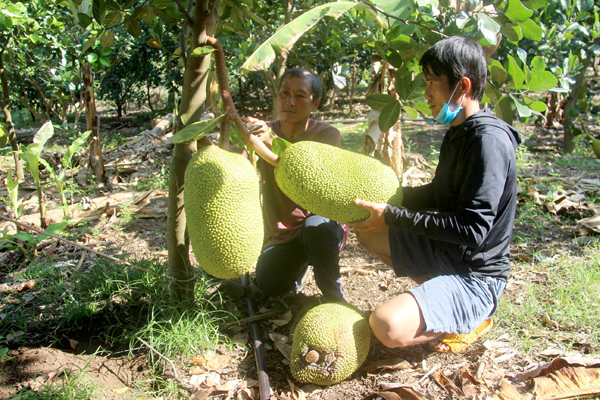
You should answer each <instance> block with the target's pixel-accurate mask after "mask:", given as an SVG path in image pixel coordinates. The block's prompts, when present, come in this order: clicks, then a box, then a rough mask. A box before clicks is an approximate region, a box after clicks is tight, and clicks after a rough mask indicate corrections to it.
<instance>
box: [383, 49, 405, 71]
mask: <svg viewBox="0 0 600 400" xmlns="http://www.w3.org/2000/svg"><path fill="white" fill-rule="evenodd" d="M385 60H386V61H387V62H389V63H390V64H391V65H392V66H393V67H395V68H400V66H401V65H402V56H401V55H400V53H398V52H397V51H396V50H394V49H390V50H389V51H388V52H387V54H386V55H385Z"/></svg>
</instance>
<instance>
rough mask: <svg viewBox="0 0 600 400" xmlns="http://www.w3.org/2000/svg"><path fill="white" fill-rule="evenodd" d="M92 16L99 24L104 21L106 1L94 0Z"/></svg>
mask: <svg viewBox="0 0 600 400" xmlns="http://www.w3.org/2000/svg"><path fill="white" fill-rule="evenodd" d="M92 15H93V16H94V19H95V20H96V21H98V23H99V24H101V23H102V21H104V15H106V1H105V0H94V2H93V3H92Z"/></svg>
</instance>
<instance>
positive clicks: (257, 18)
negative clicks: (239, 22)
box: [243, 7, 267, 26]
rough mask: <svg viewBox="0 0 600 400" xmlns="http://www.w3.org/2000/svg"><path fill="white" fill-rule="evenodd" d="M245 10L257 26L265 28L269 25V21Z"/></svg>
mask: <svg viewBox="0 0 600 400" xmlns="http://www.w3.org/2000/svg"><path fill="white" fill-rule="evenodd" d="M243 9H244V13H245V14H246V15H247V16H249V17H250V18H251V19H252V20H253V21H254V22H256V23H257V24H259V25H263V26H264V25H266V24H267V21H265V20H264V19H262V18H261V17H259V16H258V15H256V14H254V13H253V12H252V11H250V10H248V9H247V8H246V7H243Z"/></svg>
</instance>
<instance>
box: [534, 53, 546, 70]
mask: <svg viewBox="0 0 600 400" xmlns="http://www.w3.org/2000/svg"><path fill="white" fill-rule="evenodd" d="M545 70H546V61H544V59H543V58H542V57H540V56H535V57H534V58H533V60H531V74H532V75H535V74H537V73H541V72H543V71H545Z"/></svg>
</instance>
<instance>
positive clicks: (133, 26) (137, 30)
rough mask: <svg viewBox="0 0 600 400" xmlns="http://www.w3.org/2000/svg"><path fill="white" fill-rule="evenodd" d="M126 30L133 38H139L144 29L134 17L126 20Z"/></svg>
mask: <svg viewBox="0 0 600 400" xmlns="http://www.w3.org/2000/svg"><path fill="white" fill-rule="evenodd" d="M125 29H126V30H127V32H129V34H130V35H131V36H133V37H138V36H140V34H141V33H142V27H141V26H140V23H139V22H137V21H136V20H135V19H134V18H133V17H129V18H127V19H126V20H125Z"/></svg>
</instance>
